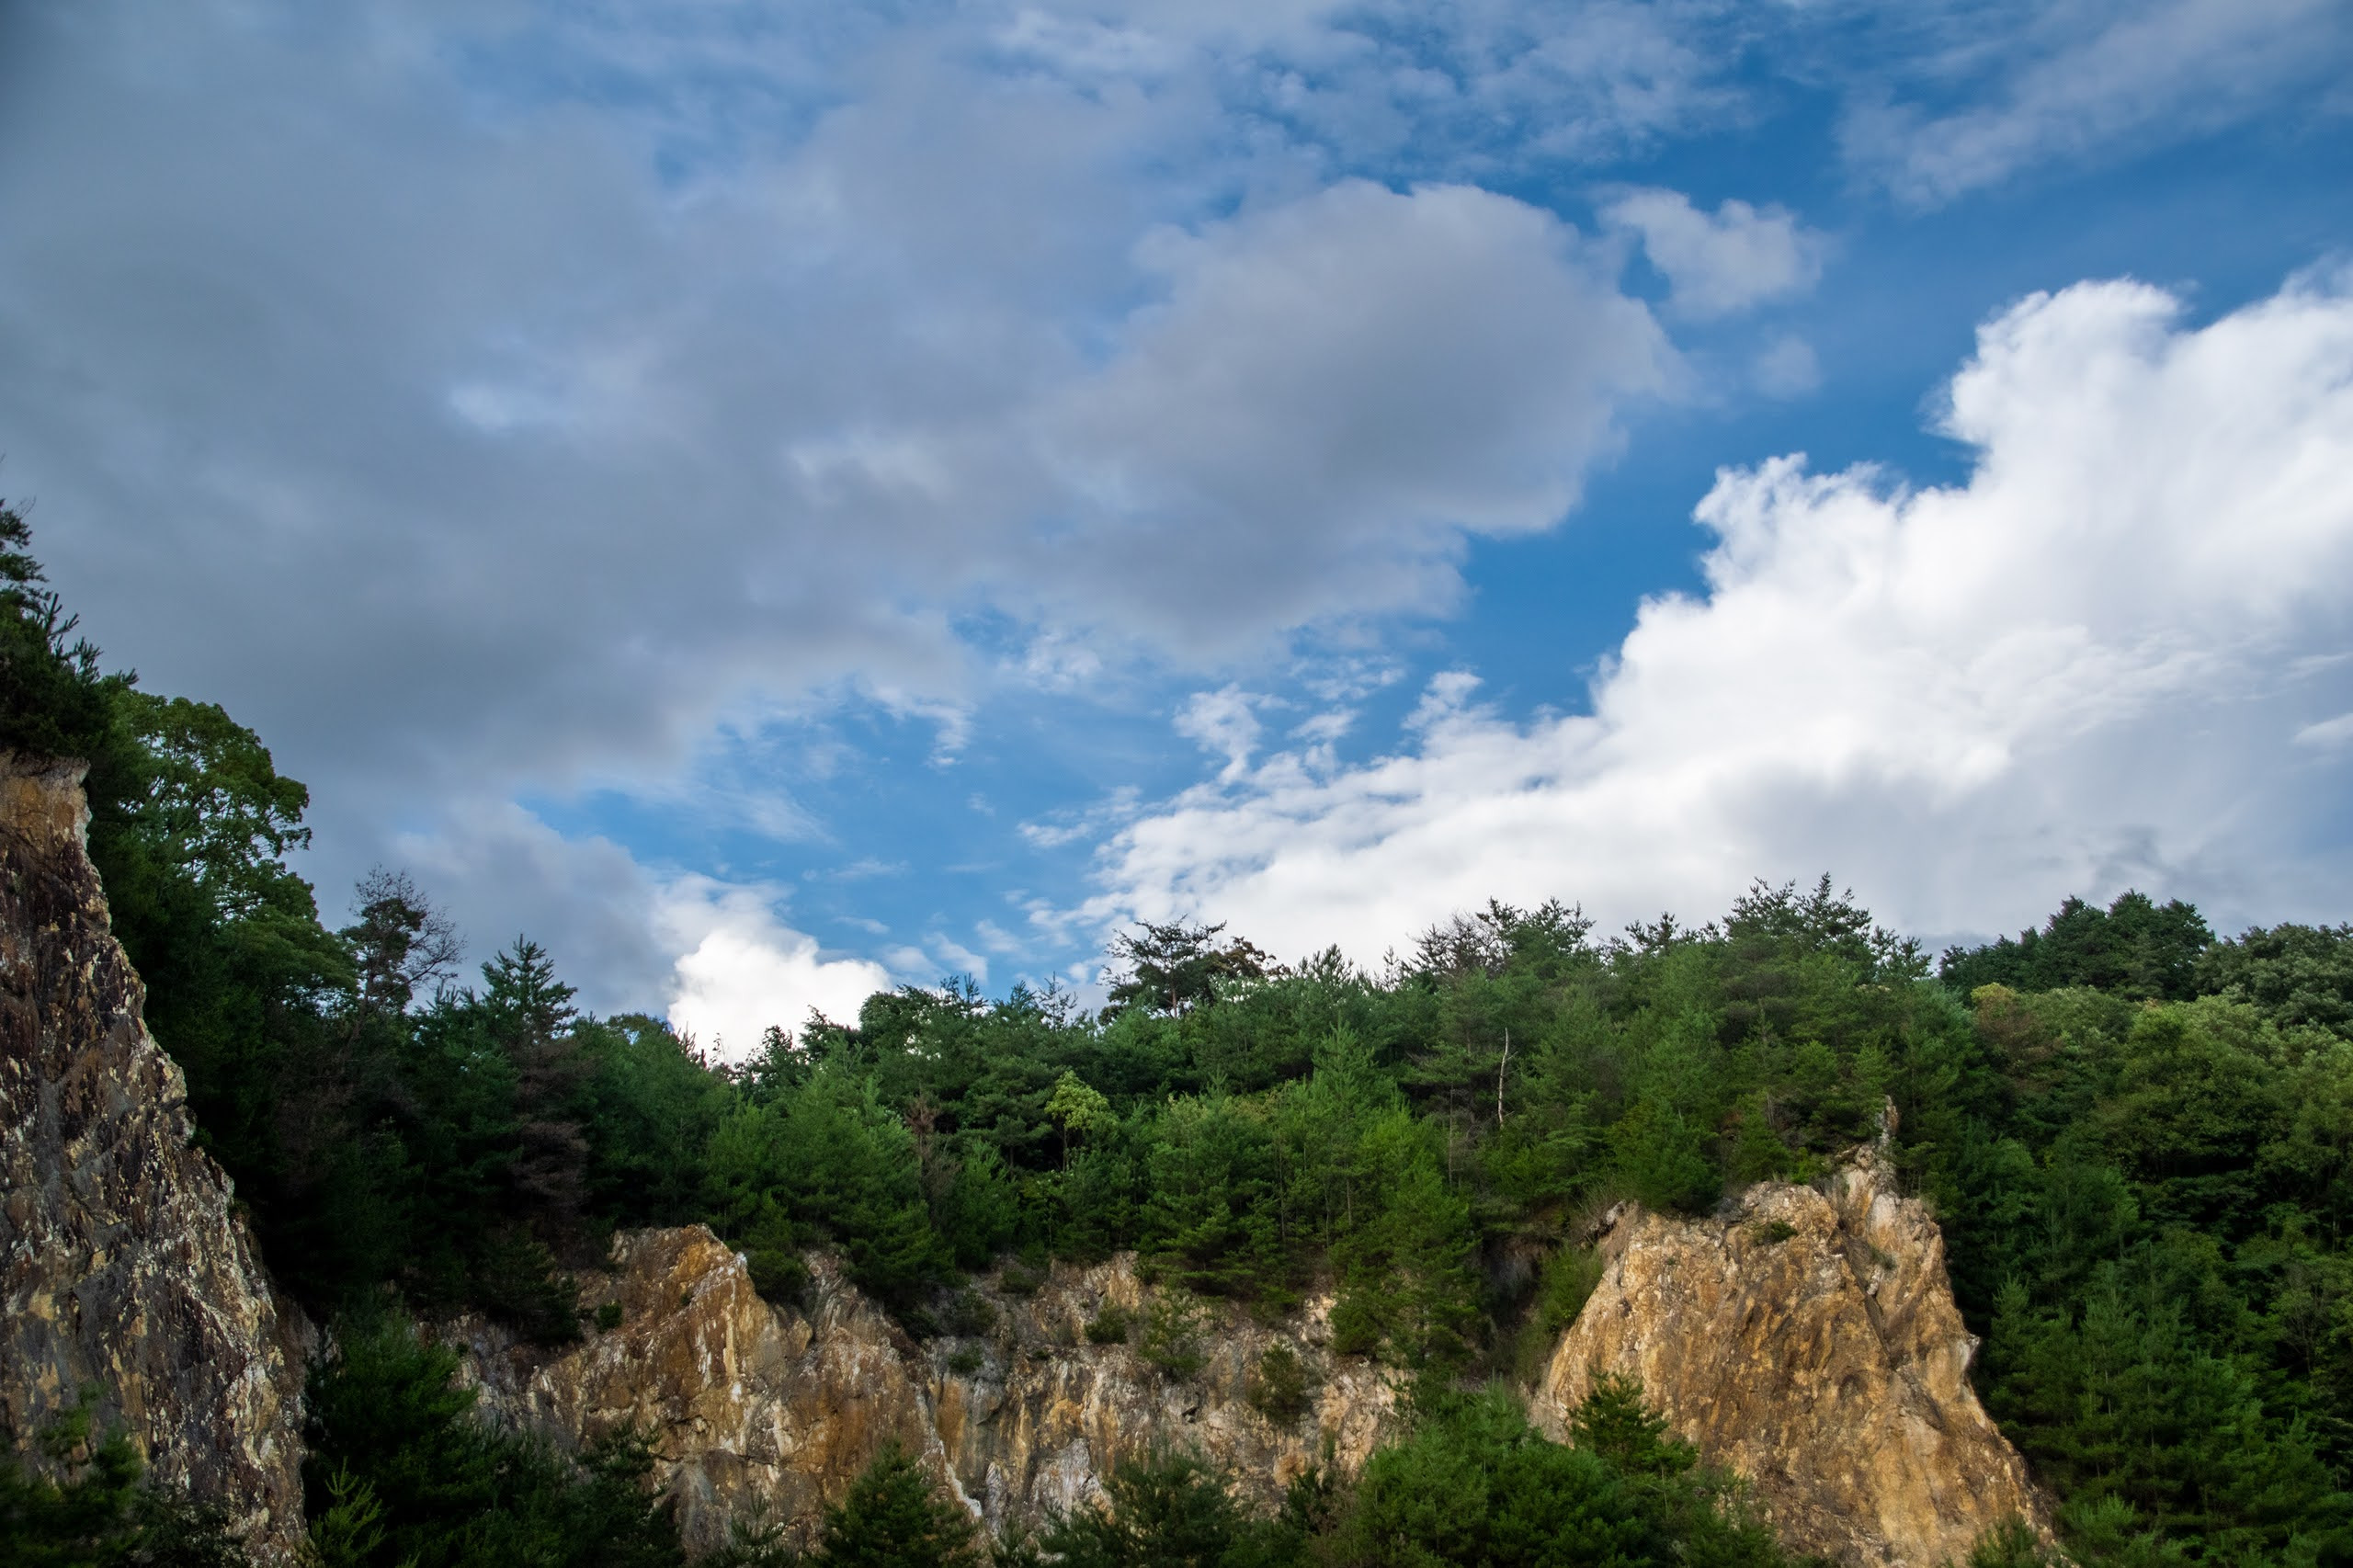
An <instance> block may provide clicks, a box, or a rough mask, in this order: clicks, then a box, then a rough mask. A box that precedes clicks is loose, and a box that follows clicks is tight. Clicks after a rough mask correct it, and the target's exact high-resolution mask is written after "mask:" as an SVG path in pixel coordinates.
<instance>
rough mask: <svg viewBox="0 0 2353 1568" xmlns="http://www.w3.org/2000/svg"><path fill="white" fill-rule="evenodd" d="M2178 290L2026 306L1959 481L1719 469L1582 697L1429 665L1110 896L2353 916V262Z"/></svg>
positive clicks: (1115, 907)
mask: <svg viewBox="0 0 2353 1568" xmlns="http://www.w3.org/2000/svg"><path fill="white" fill-rule="evenodd" d="M2180 316H2181V306H2180V303H2179V301H2177V300H2176V299H2174V298H2172V297H2171V296H2169V295H2167V294H2165V293H2164V292H2162V291H2160V290H2155V289H2152V288H2148V287H2145V286H2143V285H2140V284H2135V283H2130V282H2111V283H2091V284H2084V285H2080V286H2078V287H2075V288H2073V289H2070V290H2065V291H2064V292H2062V293H2059V294H2056V295H2050V296H2041V295H2038V296H2035V297H2033V298H2030V299H2029V300H2026V301H2023V302H2021V303H2020V304H2018V306H2017V307H2016V308H2014V309H2012V310H2010V311H2008V312H2005V313H2004V314H2002V315H2001V316H1999V317H1997V318H1996V319H1995V320H1993V321H1992V322H1990V323H1988V324H1986V325H1985V326H1984V329H1983V330H1982V331H1981V333H1980V335H1979V342H1978V348H1977V352H1976V355H1975V357H1974V358H1972V360H1971V362H1970V363H1969V364H1968V365H1967V366H1966V367H1965V368H1964V369H1962V370H1961V372H1960V374H1959V375H1958V376H1956V377H1955V379H1954V380H1953V381H1952V383H1951V385H1950V389H1949V403H1948V413H1947V415H1946V418H1945V426H1946V429H1947V431H1948V433H1949V434H1950V435H1952V436H1953V437H1956V438H1958V439H1961V440H1963V441H1966V442H1967V443H1969V444H1970V445H1971V446H1972V447H1973V448H1974V449H1975V450H1976V454H1977V456H1976V462H1975V466H1974V470H1973V472H1972V474H1971V476H1970V478H1969V480H1968V482H1967V483H1963V484H1959V485H1955V486H1950V487H1938V488H1931V489H1924V490H1907V489H1905V488H1904V487H1903V486H1901V485H1899V484H1896V483H1893V482H1892V481H1891V480H1890V479H1888V478H1887V477H1886V476H1885V475H1883V474H1881V473H1878V472H1873V471H1871V470H1869V469H1855V470H1848V471H1847V472H1839V473H1832V474H1816V473H1813V472H1808V470H1807V468H1806V466H1805V464H1804V461H1803V460H1802V459H1801V458H1796V457H1790V458H1782V459H1779V460H1774V461H1771V462H1768V463H1766V464H1764V465H1762V466H1761V467H1758V468H1756V469H1753V470H1745V471H1728V472H1724V473H1723V474H1722V475H1721V476H1720V478H1719V480H1718V483H1717V484H1716V486H1715V488H1714V489H1713V490H1712V491H1711V493H1710V494H1709V495H1708V496H1707V498H1706V499H1705V500H1704V501H1703V502H1702V503H1701V504H1700V506H1699V510H1698V517H1699V521H1700V522H1701V523H1702V524H1703V525H1704V526H1705V527H1707V528H1709V529H1710V530H1711V532H1712V533H1713V535H1714V536H1715V542H1714V545H1713V547H1712V548H1711V551H1709V553H1708V555H1707V557H1706V559H1705V562H1704V566H1705V574H1706V583H1707V587H1706V591H1705V593H1704V594H1702V595H1699V596H1696V597H1684V596H1670V597H1662V598H1656V599H1653V600H1651V601H1649V602H1647V603H1646V604H1645V605H1644V606H1643V610H1642V613H1641V616H1640V618H1639V620H1638V622H1637V624H1636V626H1635V628H1634V630H1633V631H1632V632H1631V634H1630V635H1629V636H1628V637H1627V638H1626V640H1625V642H1624V643H1623V644H1622V645H1621V646H1620V648H1619V650H1618V651H1617V653H1616V655H1615V656H1614V657H1613V658H1612V659H1611V660H1610V661H1608V665H1607V666H1606V667H1605V669H1604V671H1603V673H1602V674H1601V675H1600V676H1598V678H1597V680H1596V681H1595V683H1594V685H1593V688H1592V693H1591V695H1592V710H1591V711H1590V712H1589V713H1586V714H1579V715H1572V716H1563V717H1552V718H1541V719H1539V720H1537V721H1535V722H1525V723H1517V722H1510V721H1508V720H1506V718H1504V717H1502V716H1500V715H1498V714H1496V713H1495V712H1493V711H1490V710H1485V709H1483V708H1482V707H1481V706H1480V705H1479V704H1478V702H1477V700H1476V692H1475V683H1474V681H1473V680H1472V677H1471V676H1469V675H1468V674H1467V673H1464V672H1455V673H1452V674H1450V675H1449V676H1443V677H1441V678H1440V679H1439V680H1438V681H1436V682H1434V683H1433V684H1432V687H1431V688H1430V690H1429V692H1428V693H1427V696H1426V698H1425V700H1424V702H1423V705H1422V707H1421V709H1420V710H1419V711H1418V712H1417V714H1416V715H1415V722H1414V726H1413V744H1412V746H1411V748H1410V749H1407V750H1404V751H1401V752H1400V753H1398V754H1397V755H1394V756H1388V757H1384V758H1381V759H1379V760H1376V761H1374V762H1372V763H1370V764H1368V765H1366V766H1363V767H1356V768H1351V769H1347V770H1343V771H1341V772H1339V773H1336V774H1331V775H1323V774H1319V773H1317V772H1316V771H1314V770H1313V769H1310V768H1308V767H1304V766H1302V763H1301V761H1300V759H1299V758H1298V757H1297V756H1291V755H1288V754H1278V755H1276V756H1271V757H1268V758H1266V759H1264V760H1262V761H1260V762H1259V763H1258V764H1257V765H1256V767H1253V768H1251V769H1250V770H1248V771H1247V773H1246V774H1245V775H1243V776H1242V777H1240V778H1236V779H1235V780H1233V781H1232V782H1231V783H1229V784H1219V785H1204V786H1201V787H1199V788H1198V789H1196V790H1192V791H1190V792H1188V793H1187V794H1185V795H1183V796H1181V797H1179V798H1178V799H1176V800H1175V801H1171V802H1169V803H1168V804H1167V805H1166V806H1165V808H1163V809H1161V810H1159V811H1155V812H1147V813H1146V814H1145V815H1143V816H1142V817H1141V818H1139V819H1138V820H1137V821H1135V822H1134V823H1132V824H1130V825H1129V826H1128V827H1127V828H1125V829H1124V830H1122V831H1121V832H1120V834H1119V835H1116V836H1115V837H1114V838H1112V839H1111V840H1110V841H1109V843H1108V845H1107V846H1106V850H1105V853H1104V858H1103V861H1102V863H1101V869H1102V875H1103V877H1104V880H1105V882H1106V884H1107V891H1106V892H1105V894H1104V896H1103V898H1102V899H1101V901H1100V902H1098V903H1097V904H1096V905H1095V912H1096V914H1097V915H1098V916H1103V917H1109V916H1112V915H1117V914H1120V913H1124V912H1130V911H1132V912H1135V913H1140V914H1142V915H1147V916H1152V917H1162V916H1165V915H1169V914H1171V913H1175V912H1188V913H1189V912H1195V911H1198V912H1199V913H1201V914H1202V915H1205V916H1206V917H1208V918H1212V919H1223V920H1231V921H1233V923H1234V925H1235V926H1236V927H1237V928H1238V929H1242V930H1245V931H1246V932H1248V933H1249V934H1250V935H1251V936H1253V937H1256V939H1258V940H1260V941H1262V942H1266V941H1272V942H1275V943H1278V944H1288V945H1292V946H1304V945H1313V944H1321V943H1323V942H1324V941H1327V940H1335V939H1336V940H1338V941H1340V942H1341V943H1342V944H1343V945H1344V946H1346V947H1347V949H1349V950H1351V951H1352V952H1354V953H1355V954H1356V955H1358V957H1360V958H1373V957H1377V956H1378V955H1379V954H1380V953H1381V951H1382V950H1383V949H1386V948H1388V947H1389V946H1390V945H1392V944H1394V943H1396V942H1398V941H1399V940H1400V939H1401V938H1402V937H1404V936H1406V935H1408V934H1410V933H1411V932H1412V931H1413V930H1414V929H1415V928H1417V927H1418V926H1421V925H1423V924H1425V923H1427V922H1428V921H1429V920H1431V919H1433V918H1436V917H1438V916H1440V915H1444V914H1445V913H1446V912H1447V911H1448V910H1449V908H1455V907H1461V906H1465V905H1471V904H1475V903H1477V902H1479V901H1481V900H1483V899H1485V898H1487V897H1489V896H1491V895H1494V896H1502V897H1505V898H1511V899H1519V900H1537V899H1541V898H1544V897H1548V896H1554V895H1558V896H1563V897H1566V898H1572V899H1581V900H1583V901H1584V902H1585V903H1586V907H1587V909H1588V910H1589V911H1592V912H1594V913H1596V914H1597V915H1601V916H1603V917H1604V918H1606V919H1608V920H1612V921H1615V920H1622V919H1629V918H1634V917H1640V916H1645V915H1649V914H1652V913H1655V912H1656V911H1657V910H1658V909H1659V908H1661V907H1662V906H1664V907H1666V908H1670V909H1673V910H1675V911H1676V912H1677V913H1679V914H1682V915H1686V916H1703V915H1710V914H1712V913H1715V912H1717V911H1720V910H1721V909H1722V908H1723V907H1724V906H1725V904H1726V903H1727V902H1728V901H1729V899H1730V898H1731V897H1732V896H1733V894H1735V893H1736V892H1738V891H1739V889H1740V887H1741V885H1742V884H1743V883H1744V882H1745V881H1746V880H1747V879H1748V878H1749V877H1751V876H1756V875H1762V876H1766V877H1769V878H1775V879H1779V878H1786V877H1810V876H1811V875H1812V874H1813V873H1814V872H1815V871H1817V870H1819V869H1824V868H1829V869H1833V870H1834V871H1835V872H1836V874H1838V875H1839V876H1841V877H1842V878H1851V879H1852V880H1853V881H1854V882H1855V883H1856V885H1857V887H1858V889H1859V891H1860V892H1862V893H1863V895H1864V896H1865V897H1867V898H1868V899H1870V901H1871V902H1872V903H1874V904H1875V905H1876V906H1877V907H1879V908H1880V910H1881V913H1882V914H1883V915H1890V916H1893V918H1895V919H1897V920H1899V921H1901V922H1903V923H1904V925H1906V926H1909V927H1910V928H1912V929H1915V930H1922V931H1927V932H1930V933H1938V932H1951V933H1961V932H1975V933H1983V932H1986V931H1990V930H1995V929H2000V928H2004V927H2006V926H2015V925H2017V924H2018V923H2020V922H2022V921H2024V920H2028V919H2031V918H2033V917H2034V916H2035V915H2037V914H2038V913H2039V912H2040V911H2043V910H2046V909H2048V908H2050V907H2051V906H2052V904H2053V903H2055V902H2056V900H2057V899H2058V898H2059V897H2061V896H2063V895H2064V894H2066V893H2068V892H2090V893H2102V892H2115V891H2118V890H2120V888H2121V887H2123V886H2125V885H2127V884H2131V883H2136V882H2137V883H2139V884H2140V885H2142V886H2143V887H2153V888H2155V889H2157V890H2158V891H2161V892H2169V893H2179V894H2183V895H2187V896H2190V897H2193V898H2199V899H2200V900H2203V901H2205V902H2207V903H2209V905H2210V907H2211V908H2212V909H2213V910H2214V912H2215V913H2217V914H2219V915H2223V916H2224V917H2226V918H2227V917H2230V916H2232V915H2256V914H2261V915H2268V916H2270V917H2273V918H2277V917H2280V916H2282V915H2304V916H2306V917H2311V916H2313V915H2331V914H2340V913H2341V911H2340V910H2337V909H2336V907H2335V905H2334V903H2332V902H2331V901H2332V900H2334V899H2336V898H2337V897H2338V896H2340V895H2341V889H2342V886H2343V876H2344V873H2345V872H2346V870H2347V869H2353V866H2348V857H2347V847H2348V846H2347V844H2346V843H2345V842H2344V839H2343V823H2342V818H2341V812H2340V811H2339V805H2340V803H2341V801H2342V798H2343V789H2344V786H2345V783H2346V782H2347V780H2346V778H2345V775H2344V771H2343V768H2344V764H2343V762H2342V760H2341V754H2339V755H2327V754H2326V746H2325V743H2327V742H2328V741H2330V740H2332V739H2334V738H2335V736H2336V731H2337V729H2338V728H2339V727H2340V726H2341V725H2342V724H2343V722H2344V721H2343V720H2342V718H2340V717H2337V716H2338V715H2342V714H2343V713H2344V712H2345V711H2346V710H2347V706H2348V699H2349V698H2353V672H2348V671H2347V668H2346V666H2345V664H2344V662H2343V661H2342V660H2341V659H2338V658H2335V657H2332V656H2331V655H2334V654H2336V653H2339V652H2341V650H2342V648H2343V647H2344V646H2345V642H2346V638H2347V634H2348V632H2353V290H2348V279H2347V278H2342V277H2338V278H2327V279H2313V280H2306V281H2303V282H2301V283H2298V284H2296V285H2293V286H2291V287H2290V288H2289V289H2288V290H2285V291H2283V292H2282V293H2280V294H2279V295H2278V296H2277V297H2275V298H2272V299H2270V300H2268V301H2263V302H2260V303H2258V304H2256V305H2252V306H2250V307H2248V308H2246V309H2245V310H2242V311H2239V312H2235V313H2234V314H2232V315H2229V316H2227V317H2225V318H2223V319H2222V320H2219V321H2216V322H2214V323H2212V324H2209V325H2205V326H2202V327H2198V328H2195V329H2192V328H2189V327H2186V326H2185V325H2183V324H2182V323H2181V320H2180ZM2300 732H2301V733H2302V734H2303V735H2305V736H2307V737H2309V739H2308V740H2307V742H2306V744H2303V745H2301V746H2299V745H2296V744H2293V742H2292V741H2291V739H2290V737H2291V736H2294V735H2297V734H2298V733H2300ZM2315 743H2319V746H2320V752H2319V754H2316V747H2315Z"/></svg>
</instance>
